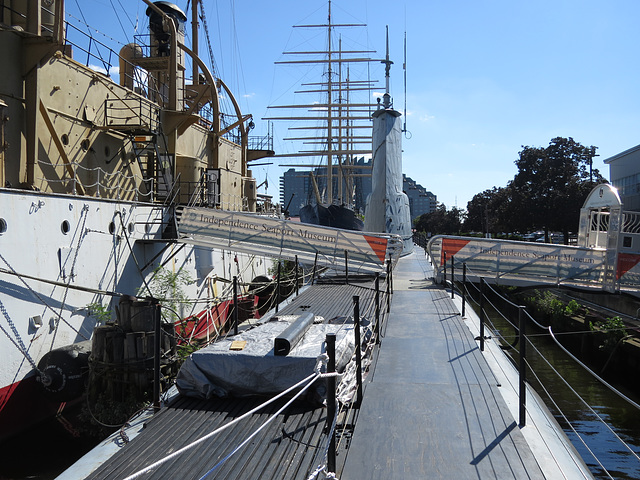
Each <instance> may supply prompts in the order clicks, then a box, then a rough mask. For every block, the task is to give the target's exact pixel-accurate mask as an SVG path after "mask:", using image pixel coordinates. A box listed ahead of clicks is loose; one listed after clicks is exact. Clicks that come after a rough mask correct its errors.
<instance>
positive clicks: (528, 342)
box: [425, 249, 640, 478]
mask: <svg viewBox="0 0 640 480" xmlns="http://www.w3.org/2000/svg"><path fill="white" fill-rule="evenodd" d="M425 256H426V257H427V258H429V254H428V253H427V251H426V249H425ZM431 262H432V263H434V259H433V258H431ZM444 262H445V264H444V267H443V271H444V272H445V274H444V276H443V279H442V284H443V285H444V287H445V288H446V289H449V290H450V292H451V298H452V299H454V298H455V296H456V295H458V297H459V299H460V302H461V311H460V315H461V316H462V318H465V319H467V320H469V319H472V318H474V317H475V318H476V319H477V320H476V321H477V322H478V325H475V327H474V328H477V329H478V330H479V335H478V337H477V338H476V341H478V343H479V349H480V351H481V352H483V353H484V352H485V349H486V348H488V349H489V350H490V349H491V348H493V345H494V343H495V344H497V345H498V346H499V348H500V349H502V350H503V351H505V352H507V353H509V354H508V358H510V359H511V361H512V362H513V363H514V364H515V366H516V368H517V371H518V386H517V395H518V414H519V415H518V416H519V419H518V423H519V426H520V427H524V426H525V425H526V419H527V415H530V412H528V410H527V388H533V387H532V384H535V385H536V390H538V389H539V391H538V393H539V394H541V395H543V396H544V397H546V398H547V399H548V402H550V403H549V405H548V407H549V408H550V409H551V410H552V411H553V412H554V416H555V417H556V418H562V420H563V423H565V424H566V425H565V426H564V427H563V428H564V429H565V430H570V432H571V433H569V432H568V434H569V435H570V436H571V437H572V439H573V441H574V442H577V443H578V444H582V445H578V446H579V448H580V450H581V451H586V452H587V453H588V454H589V455H591V456H592V457H593V462H594V463H595V464H596V465H598V468H601V469H602V471H604V472H605V473H606V474H607V476H608V477H609V478H613V477H611V475H610V474H609V471H608V470H607V468H612V469H615V468H616V466H617V465H616V464H614V463H613V464H612V462H611V459H610V458H609V456H607V458H605V455H601V456H600V457H598V451H597V449H596V448H592V447H590V446H589V443H593V442H600V443H598V445H600V444H602V443H604V441H605V440H602V439H598V438H595V437H597V435H596V436H595V437H594V434H593V431H591V430H590V431H589V432H587V433H582V432H580V431H579V426H578V425H574V424H572V422H571V420H570V419H569V418H568V415H567V413H565V412H564V411H562V406H561V403H560V402H558V401H556V400H555V399H554V398H553V396H552V393H553V394H555V395H557V394H558V392H557V391H556V390H557V386H555V384H556V383H560V384H564V386H566V388H567V392H569V393H570V395H573V396H575V398H576V400H575V401H573V402H568V401H567V400H566V399H565V400H563V402H562V405H570V404H575V402H579V404H580V405H582V406H583V407H584V409H585V410H587V411H588V412H590V413H589V415H592V416H593V419H594V421H596V422H599V423H601V424H602V425H603V428H601V429H600V428H599V429H598V432H599V435H607V437H608V438H607V439H606V441H608V442H619V443H620V447H619V449H620V450H621V451H628V452H629V453H630V454H631V457H633V458H635V459H636V460H637V461H638V462H639V463H640V456H638V454H637V453H635V450H634V447H633V446H631V445H629V444H628V443H627V442H626V441H625V440H624V438H623V435H622V434H619V433H618V432H616V431H615V428H614V427H613V426H612V425H611V424H610V422H607V421H606V418H607V417H605V415H604V414H602V413H599V411H601V410H602V407H600V406H595V407H594V406H591V405H590V404H589V403H588V401H587V399H585V398H584V397H583V396H582V395H581V394H580V392H579V390H580V389H581V388H579V386H578V385H571V384H570V383H569V381H568V378H571V377H572V376H573V377H575V375H571V372H569V373H568V374H566V373H565V374H563V372H562V371H561V370H562V368H559V367H558V366H557V365H554V364H553V363H552V362H551V361H550V360H549V359H548V358H546V357H545V355H544V354H543V352H541V350H540V348H538V346H539V342H538V339H537V337H548V338H549V339H551V340H552V341H553V343H554V344H555V345H556V346H557V347H559V348H560V350H562V351H563V352H564V353H565V354H566V355H568V356H569V357H570V358H571V359H572V360H573V361H574V362H575V364H573V365H572V367H575V366H577V368H582V369H584V370H585V371H586V372H587V373H588V374H589V375H591V376H592V377H594V378H595V379H596V380H597V381H598V382H600V383H601V384H602V386H603V387H604V388H606V389H608V390H610V391H611V392H613V393H614V394H616V395H617V396H618V397H620V398H621V399H622V400H623V401H624V402H626V404H627V405H629V406H630V407H631V408H634V409H636V410H640V405H639V404H638V403H636V402H635V401H634V400H632V399H631V398H629V397H627V396H626V395H625V394H624V393H622V392H621V391H619V390H618V389H616V388H615V387H614V386H612V385H611V384H609V383H608V382H607V381H605V380H604V379H603V378H602V377H601V376H600V375H598V374H597V373H595V372H594V371H593V370H591V369H590V368H589V367H588V366H587V365H585V364H584V363H583V362H582V361H580V359H578V358H577V357H576V356H575V355H574V354H573V353H572V352H571V351H570V350H569V349H568V348H567V347H565V345H563V343H561V342H560V341H559V340H558V335H559V334H557V333H555V332H554V330H553V325H551V324H550V325H545V324H543V323H541V322H540V321H538V320H537V319H536V318H535V317H534V316H533V315H532V314H531V313H530V312H529V310H528V307H525V306H523V305H519V304H516V303H514V302H513V301H511V300H510V299H508V298H506V297H505V296H504V295H503V294H502V293H501V292H500V291H499V290H498V289H497V288H495V287H494V286H492V285H491V284H490V283H489V281H490V280H491V279H490V278H488V279H487V278H485V277H482V272H473V271H472V270H471V269H470V268H468V266H467V264H466V262H458V263H456V261H455V255H453V256H449V257H447V256H446V255H445V259H444ZM436 263H439V260H437V261H436ZM447 271H449V275H448V276H447V274H446V272H447ZM471 278H473V279H477V278H479V279H480V280H479V282H478V281H477V280H476V281H469V279H471ZM487 280H489V281H487ZM468 307H472V308H473V310H475V312H476V313H477V315H475V316H472V315H468V313H467V311H466V310H467V308H468ZM563 315H565V316H566V315H568V314H567V313H566V311H564V313H563ZM550 323H553V320H550ZM531 327H533V328H535V329H536V330H535V332H532V333H528V332H527V329H528V328H531ZM616 330H620V329H619V328H616ZM622 330H623V331H622V333H621V339H620V340H619V341H618V343H617V344H616V346H615V348H614V349H613V350H612V351H611V353H610V355H609V359H608V360H607V362H606V364H605V367H604V368H606V367H607V366H608V365H609V362H611V360H612V358H613V357H614V356H615V355H616V354H619V353H620V351H621V350H623V349H622V348H619V347H620V345H621V344H622V342H624V341H625V340H627V339H628V338H629V337H630V336H631V335H630V334H632V333H633V332H634V330H635V329H634V328H633V327H625V328H624V329H622ZM562 333H565V336H566V332H562ZM570 333H571V334H572V335H574V336H575V335H580V336H584V335H591V336H594V335H598V334H600V335H602V334H603V333H604V334H607V333H611V331H606V330H602V329H593V328H589V330H583V331H575V332H570ZM488 340H496V342H492V343H491V344H490V345H489V346H488V345H487V341H488ZM582 344H584V342H582ZM489 354H495V351H494V352H489ZM534 356H535V358H534ZM537 361H539V363H537ZM535 365H539V367H538V368H537V371H536V369H535V368H536V367H535ZM603 371H604V369H603ZM553 376H557V377H558V381H555V380H554V379H553V378H552V377H553ZM514 388H515V387H514ZM582 390H583V391H584V389H582ZM591 390H592V388H591V387H589V389H588V391H587V393H586V394H588V395H593V392H592V391H591ZM585 415H587V414H586V413H583V414H582V415H581V417H580V419H579V420H578V422H579V423H581V422H584V421H585V418H584V416H585ZM609 435H611V437H609ZM605 453H606V452H605ZM585 478H591V477H590V476H585Z"/></svg>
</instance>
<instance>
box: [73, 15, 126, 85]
mask: <svg viewBox="0 0 640 480" xmlns="http://www.w3.org/2000/svg"><path fill="white" fill-rule="evenodd" d="M78 21H80V22H81V20H78ZM83 23H84V22H83ZM85 26H86V28H87V29H89V30H94V29H93V28H92V27H90V26H88V25H86V24H85ZM65 27H66V29H65V42H66V44H67V45H71V46H73V47H74V48H75V49H77V50H79V51H81V52H82V53H84V54H85V55H86V58H85V62H84V64H85V66H87V67H90V68H92V69H94V70H96V71H99V72H101V73H104V74H105V75H107V76H108V77H111V76H112V74H113V73H116V72H114V71H113V70H114V63H115V62H119V59H120V56H119V55H118V54H117V53H116V52H115V51H114V50H113V49H111V47H109V46H108V45H106V44H104V43H102V42H100V41H99V40H96V39H95V37H94V36H93V35H92V34H89V33H87V32H83V31H82V30H80V29H79V28H78V27H76V26H75V25H72V24H71V23H69V22H66V21H65ZM94 31H95V32H96V33H99V32H98V31H97V30H94ZM76 38H77V39H78V40H76ZM75 60H76V61H77V60H78V58H75ZM92 61H98V62H99V63H100V64H101V66H94V65H92V64H91V62H92Z"/></svg>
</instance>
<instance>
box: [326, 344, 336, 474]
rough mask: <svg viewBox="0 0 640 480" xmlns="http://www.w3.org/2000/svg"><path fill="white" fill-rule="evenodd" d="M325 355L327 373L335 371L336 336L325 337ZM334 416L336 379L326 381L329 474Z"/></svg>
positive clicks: (332, 468) (332, 469)
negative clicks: (326, 358)
mask: <svg viewBox="0 0 640 480" xmlns="http://www.w3.org/2000/svg"><path fill="white" fill-rule="evenodd" d="M326 343H327V355H328V356H329V362H328V363H327V373H333V372H335V371H336V334H335V333H328V334H327V337H326ZM335 416H336V377H329V378H328V379H327V425H326V430H327V433H329V435H331V438H329V451H328V452H327V470H328V471H329V472H331V473H335V472H336V435H335V431H333V429H332V428H331V427H333V420H334V418H335Z"/></svg>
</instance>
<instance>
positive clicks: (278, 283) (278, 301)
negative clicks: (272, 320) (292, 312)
mask: <svg viewBox="0 0 640 480" xmlns="http://www.w3.org/2000/svg"><path fill="white" fill-rule="evenodd" d="M281 268H282V262H281V261H280V260H278V273H277V277H276V313H278V308H279V306H280V270H281Z"/></svg>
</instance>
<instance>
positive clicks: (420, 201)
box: [402, 174, 438, 221]
mask: <svg viewBox="0 0 640 480" xmlns="http://www.w3.org/2000/svg"><path fill="white" fill-rule="evenodd" d="M402 188H403V189H404V193H406V194H407V197H409V208H410V210H411V221H413V220H415V219H416V218H418V217H419V216H420V215H423V214H425V213H430V212H433V211H434V210H435V209H436V207H437V206H438V197H436V196H435V195H434V194H433V193H431V192H429V191H427V189H425V188H424V187H423V186H422V185H420V184H419V183H417V182H416V181H415V180H413V179H412V178H411V177H407V176H406V175H405V174H402Z"/></svg>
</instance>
